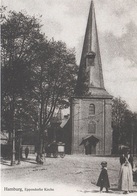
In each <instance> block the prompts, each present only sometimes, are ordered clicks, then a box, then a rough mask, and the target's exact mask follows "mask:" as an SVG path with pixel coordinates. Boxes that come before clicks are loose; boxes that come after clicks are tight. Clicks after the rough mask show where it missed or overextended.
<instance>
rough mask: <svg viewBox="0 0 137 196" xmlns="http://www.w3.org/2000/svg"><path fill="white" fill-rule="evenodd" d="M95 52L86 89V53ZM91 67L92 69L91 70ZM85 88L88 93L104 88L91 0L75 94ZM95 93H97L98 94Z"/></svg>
mask: <svg viewBox="0 0 137 196" xmlns="http://www.w3.org/2000/svg"><path fill="white" fill-rule="evenodd" d="M91 53H92V54H95V58H94V67H93V66H92V65H89V66H90V67H92V68H90V70H89V78H90V79H89V80H90V81H89V85H88V87H87V89H86V87H85V85H84V84H83V83H84V80H85V77H86V76H85V74H86V70H85V69H86V68H85V67H86V56H87V55H88V54H91ZM91 69H92V70H91ZM85 89H86V90H87V91H88V92H89V93H90V94H94V93H97V92H98V93H99V94H100V93H101V91H100V92H99V91H98V90H96V89H103V91H104V90H105V88H104V80H103V73H102V63H101V55H100V49H99V41H98V33H97V25H96V18H95V9H94V4H93V1H91V6H90V10H89V16H88V22H87V27H86V33H85V39H84V44H83V50H82V55H81V61H80V67H79V74H78V81H77V86H76V89H75V93H76V95H83V92H82V91H84V90H85ZM98 93H97V94H98Z"/></svg>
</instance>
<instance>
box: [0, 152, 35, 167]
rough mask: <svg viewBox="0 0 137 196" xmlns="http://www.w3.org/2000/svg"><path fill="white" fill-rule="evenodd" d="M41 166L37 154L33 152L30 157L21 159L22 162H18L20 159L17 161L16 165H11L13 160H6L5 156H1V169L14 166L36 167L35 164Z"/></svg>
mask: <svg viewBox="0 0 137 196" xmlns="http://www.w3.org/2000/svg"><path fill="white" fill-rule="evenodd" d="M36 165H37V166H39V165H38V164H37V163H36V155H35V154H31V155H29V158H28V159H25V158H23V159H22V160H21V161H20V164H18V161H16V162H15V165H13V166H11V160H6V159H3V158H0V168H1V170H3V169H13V168H16V169H17V168H25V167H27V168H28V167H35V166H36Z"/></svg>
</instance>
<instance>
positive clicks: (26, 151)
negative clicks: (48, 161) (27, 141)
mask: <svg viewBox="0 0 137 196" xmlns="http://www.w3.org/2000/svg"><path fill="white" fill-rule="evenodd" d="M28 155H29V148H28V146H27V147H26V148H25V157H26V159H27V158H28Z"/></svg>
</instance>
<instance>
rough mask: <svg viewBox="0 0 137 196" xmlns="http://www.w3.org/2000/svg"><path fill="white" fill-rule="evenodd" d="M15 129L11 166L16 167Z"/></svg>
mask: <svg viewBox="0 0 137 196" xmlns="http://www.w3.org/2000/svg"><path fill="white" fill-rule="evenodd" d="M15 152H16V151H15V129H13V132H12V155H11V156H12V157H11V166H13V165H15Z"/></svg>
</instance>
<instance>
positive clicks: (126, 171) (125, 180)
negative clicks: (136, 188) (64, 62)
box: [118, 149, 133, 194]
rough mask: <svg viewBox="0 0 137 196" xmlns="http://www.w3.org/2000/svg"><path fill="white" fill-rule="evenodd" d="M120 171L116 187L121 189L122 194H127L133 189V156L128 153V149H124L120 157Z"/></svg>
mask: <svg viewBox="0 0 137 196" xmlns="http://www.w3.org/2000/svg"><path fill="white" fill-rule="evenodd" d="M120 163H121V168H120V173H119V182H118V188H119V190H122V191H123V194H127V193H129V192H131V191H133V174H132V169H133V157H132V156H131V155H130V153H129V150H128V149H126V150H124V152H123V154H122V156H121V157H120Z"/></svg>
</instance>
